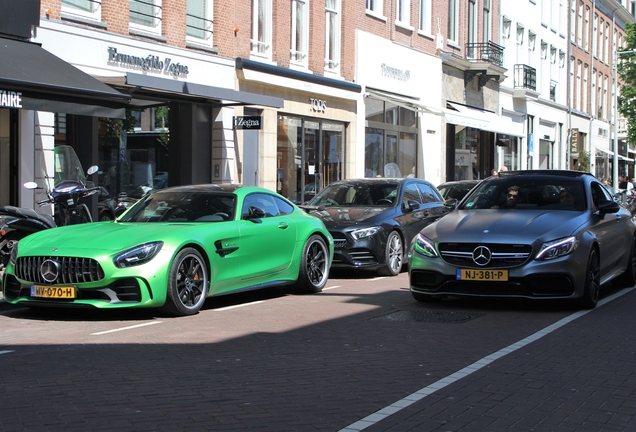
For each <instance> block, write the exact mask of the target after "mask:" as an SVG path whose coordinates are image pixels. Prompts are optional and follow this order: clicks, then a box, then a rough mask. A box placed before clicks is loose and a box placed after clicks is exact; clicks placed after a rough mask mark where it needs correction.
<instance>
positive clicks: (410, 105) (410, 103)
mask: <svg viewBox="0 0 636 432" xmlns="http://www.w3.org/2000/svg"><path fill="white" fill-rule="evenodd" d="M365 97H372V98H374V99H379V100H383V101H385V102H392V103H394V104H396V105H398V106H401V107H403V108H407V109H410V110H415V111H421V112H424V113H428V114H437V115H444V112H443V111H442V110H441V109H440V108H435V107H431V106H428V105H425V104H423V103H421V102H420V101H419V99H414V98H409V97H406V96H401V95H397V94H394V93H387V92H382V91H378V90H373V89H370V88H367V92H366V93H365Z"/></svg>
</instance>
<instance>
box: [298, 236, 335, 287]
mask: <svg viewBox="0 0 636 432" xmlns="http://www.w3.org/2000/svg"><path fill="white" fill-rule="evenodd" d="M328 278H329V249H328V248H327V243H325V241H324V240H323V238H322V237H320V236H319V235H312V236H311V237H309V240H307V243H305V246H304V247H303V254H302V257H301V259H300V269H299V271H298V281H297V282H296V291H297V292H299V293H317V292H320V291H322V289H323V288H324V286H325V285H326V284H327V279H328Z"/></svg>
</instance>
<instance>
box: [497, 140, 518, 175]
mask: <svg viewBox="0 0 636 432" xmlns="http://www.w3.org/2000/svg"><path fill="white" fill-rule="evenodd" d="M495 160H496V161H498V163H495V166H494V167H493V168H494V169H497V170H498V169H500V168H501V167H502V166H505V167H506V168H508V169H509V170H511V171H514V170H518V169H520V166H519V138H517V137H513V136H507V135H502V136H498V137H497V147H496V155H495Z"/></svg>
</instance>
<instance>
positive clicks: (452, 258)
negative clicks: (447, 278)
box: [439, 243, 532, 268]
mask: <svg viewBox="0 0 636 432" xmlns="http://www.w3.org/2000/svg"><path fill="white" fill-rule="evenodd" d="M480 246H485V247H487V248H488V250H489V251H490V253H491V259H490V262H489V263H488V264H486V265H478V264H477V263H475V261H473V251H474V250H475V249H476V248H478V247H480ZM439 251H440V254H441V256H442V259H443V260H444V261H446V262H447V263H449V264H452V265H455V266H458V267H468V268H490V267H496V268H507V267H517V266H520V265H523V264H524V263H526V261H528V258H529V257H530V254H531V253H532V246H531V245H525V244H492V243H440V244H439Z"/></svg>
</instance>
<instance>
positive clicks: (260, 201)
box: [241, 193, 278, 219]
mask: <svg viewBox="0 0 636 432" xmlns="http://www.w3.org/2000/svg"><path fill="white" fill-rule="evenodd" d="M250 207H258V208H259V209H261V210H263V211H264V212H265V217H272V216H278V206H277V205H276V202H275V201H274V197H273V196H271V195H267V194H261V193H255V194H251V195H248V196H247V197H246V198H245V201H244V202H243V211H242V213H241V215H242V218H243V219H245V218H247V217H248V215H249V214H250Z"/></svg>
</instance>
